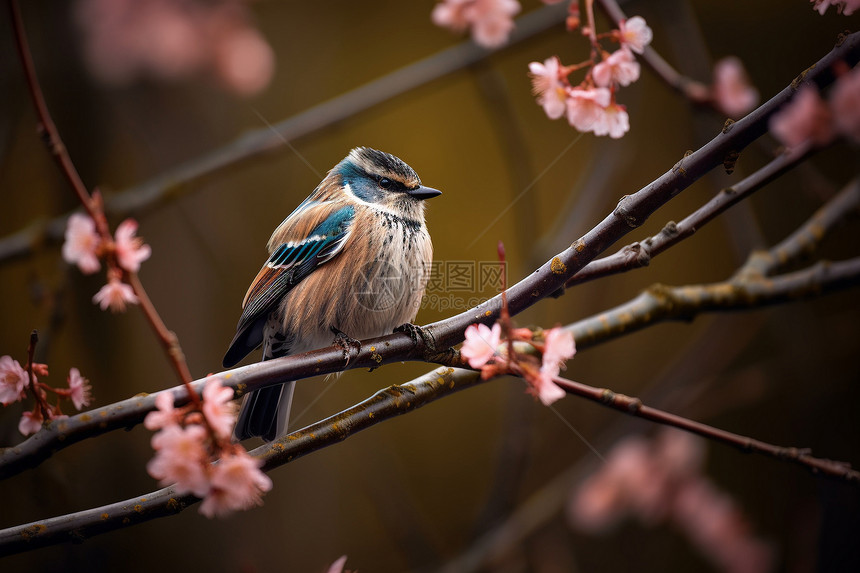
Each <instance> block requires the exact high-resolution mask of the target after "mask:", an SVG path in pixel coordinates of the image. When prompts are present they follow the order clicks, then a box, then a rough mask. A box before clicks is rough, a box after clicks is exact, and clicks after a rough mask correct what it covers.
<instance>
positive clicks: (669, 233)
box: [564, 147, 817, 288]
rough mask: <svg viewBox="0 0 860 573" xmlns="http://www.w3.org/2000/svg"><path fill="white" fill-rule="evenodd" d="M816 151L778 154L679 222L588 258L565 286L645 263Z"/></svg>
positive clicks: (807, 150)
mask: <svg viewBox="0 0 860 573" xmlns="http://www.w3.org/2000/svg"><path fill="white" fill-rule="evenodd" d="M815 151H817V150H816V149H814V148H812V147H807V148H806V149H805V150H804V151H803V153H798V154H796V155H786V154H781V155H779V156H778V157H776V158H775V159H773V160H772V161H770V162H769V163H768V164H766V165H765V166H764V167H762V168H760V169H758V170H757V171H755V172H754V173H753V174H752V175H750V176H748V177H746V178H744V179H743V180H741V181H740V182H738V183H736V184H734V185H732V186H731V187H727V188H725V189H723V190H721V191H720V192H719V193H718V194H717V195H715V196H714V198H713V199H711V200H710V201H708V202H707V203H706V204H705V205H703V206H702V207H701V208H699V209H698V210H697V211H696V212H694V213H693V214H691V215H689V216H688V217H685V218H684V219H683V220H682V221H681V222H679V223H675V222H672V221H670V222H669V223H667V224H666V225H665V226H664V227H663V229H662V230H661V231H660V232H659V233H658V234H656V235H653V236H651V237H648V238H647V239H645V240H644V241H638V242H635V243H630V244H629V245H625V246H624V247H622V248H621V249H619V250H618V251H617V252H615V253H614V254H612V255H609V256H607V257H603V258H601V259H597V260H595V261H591V262H590V263H588V265H586V266H585V268H583V269H582V270H581V271H579V272H578V273H576V275H574V276H573V277H571V278H570V280H568V281H567V283H565V285H564V286H565V288H570V287H572V286H574V285H577V284H582V283H585V282H588V281H592V280H594V279H597V278H603V277H606V276H609V275H612V274H617V273H622V272H625V271H628V270H630V269H634V268H639V267H645V266H648V265H649V264H650V263H651V260H652V259H653V258H654V257H656V256H657V255H659V254H660V253H662V252H664V251H666V250H667V249H668V248H670V247H673V246H675V245H677V244H678V243H680V242H681V241H683V240H684V239H687V238H689V237H691V236H693V234H695V232H696V231H698V230H699V229H701V228H702V227H703V226H705V225H706V224H707V223H709V222H710V221H712V220H713V219H714V218H715V217H717V216H718V215H720V214H721V213H723V212H725V211H726V210H728V209H729V208H730V207H732V206H734V205H736V204H738V203H739V202H741V201H743V200H744V199H746V198H748V197H749V196H750V195H752V194H753V193H755V192H756V191H758V190H759V189H761V188H762V187H764V186H765V185H767V184H768V183H770V182H771V181H773V180H774V179H776V178H777V177H779V176H781V175H782V174H784V173H786V172H787V171H789V170H790V169H792V168H793V167H795V166H797V165H799V164H800V163H801V162H802V161H805V160H806V159H808V158H809V157H810V156H811V155H812V154H813V153H814V152H815Z"/></svg>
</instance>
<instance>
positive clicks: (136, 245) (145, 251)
mask: <svg viewBox="0 0 860 573" xmlns="http://www.w3.org/2000/svg"><path fill="white" fill-rule="evenodd" d="M136 232H137V221H135V220H134V219H126V220H125V221H123V222H122V223H120V224H119V226H117V228H116V233H115V234H114V241H115V242H116V258H117V261H118V262H119V266H121V267H122V268H124V269H125V270H127V271H128V272H130V273H136V272H137V271H139V270H140V263H142V262H143V261H145V260H146V259H148V258H149V256H150V255H151V254H152V249H151V248H150V247H149V245H145V244H144V243H143V239H141V238H140V237H135V236H134V234H135V233H136Z"/></svg>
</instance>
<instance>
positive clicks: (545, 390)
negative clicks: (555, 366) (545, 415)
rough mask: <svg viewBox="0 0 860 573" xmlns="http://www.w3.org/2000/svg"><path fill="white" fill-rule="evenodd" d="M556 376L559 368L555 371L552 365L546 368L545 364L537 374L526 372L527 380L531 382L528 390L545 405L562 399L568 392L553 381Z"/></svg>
mask: <svg viewBox="0 0 860 573" xmlns="http://www.w3.org/2000/svg"><path fill="white" fill-rule="evenodd" d="M554 376H558V370H556V371H555V372H554V373H553V372H552V368H551V367H550V368H544V367H543V366H541V368H540V371H539V372H538V373H537V374H536V375H530V374H528V373H527V374H526V381H527V382H528V383H529V387H528V390H527V392H528V393H529V394H531V395H532V396H535V397H536V398H538V399H539V400H540V401H541V403H542V404H543V405H544V406H549V405H550V404H552V403H553V402H556V401H558V400H561V399H562V398H564V396H565V394H566V392H565V391H564V390H562V389H561V388H560V387H559V386H558V384H556V383H555V382H553V381H552V379H553V377H554Z"/></svg>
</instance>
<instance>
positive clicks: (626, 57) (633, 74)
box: [591, 46, 639, 88]
mask: <svg viewBox="0 0 860 573" xmlns="http://www.w3.org/2000/svg"><path fill="white" fill-rule="evenodd" d="M591 74H592V77H593V78H594V83H596V84H597V85H598V86H600V87H604V88H608V87H610V86H611V85H612V84H613V83H615V84H618V85H621V86H627V85H630V84H632V83H633V82H635V81H636V80H638V79H639V63H638V62H637V61H636V58H634V57H633V52H631V51H630V50H629V49H628V48H627V47H626V46H622V48H621V49H620V50H616V51H615V52H614V53H612V54H610V55H609V57H607V58H606V59H604V60H603V61H602V62H600V63H599V64H597V65H596V66H594V69H593V70H592V72H591Z"/></svg>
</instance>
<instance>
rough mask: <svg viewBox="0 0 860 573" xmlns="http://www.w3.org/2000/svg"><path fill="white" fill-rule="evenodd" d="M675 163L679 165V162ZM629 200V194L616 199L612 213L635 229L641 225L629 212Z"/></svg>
mask: <svg viewBox="0 0 860 573" xmlns="http://www.w3.org/2000/svg"><path fill="white" fill-rule="evenodd" d="M677 165H680V162H679V163H678V164H677ZM677 165H676V166H677ZM673 169H674V168H673ZM631 201H632V199H631V198H630V195H625V196H623V197H622V198H621V200H620V201H618V206H617V207H616V208H615V211H613V212H612V214H613V215H615V216H616V217H618V218H619V219H621V220H622V221H624V222H625V223H627V226H628V227H630V228H631V229H635V228H636V227H638V226H639V225H641V223H640V222H639V221H638V219H636V216H635V215H633V214H632V213H631V212H630V203H631Z"/></svg>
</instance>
